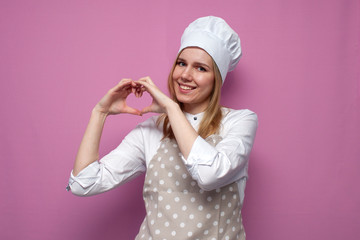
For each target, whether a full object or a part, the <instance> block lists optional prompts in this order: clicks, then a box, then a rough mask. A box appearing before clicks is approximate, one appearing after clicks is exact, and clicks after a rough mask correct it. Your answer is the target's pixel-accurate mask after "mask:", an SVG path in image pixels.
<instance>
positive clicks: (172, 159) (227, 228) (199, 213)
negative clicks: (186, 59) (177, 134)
mask: <svg viewBox="0 0 360 240" xmlns="http://www.w3.org/2000/svg"><path fill="white" fill-rule="evenodd" d="M206 140H207V142H209V143H210V144H212V145H213V146H215V145H216V144H217V143H218V142H219V141H220V140H221V137H220V136H216V135H213V136H210V137H209V138H207V139H206ZM180 156H181V153H180V150H179V147H178V145H177V144H176V141H175V140H170V139H168V138H166V139H164V140H162V141H161V144H160V147H159V149H158V151H157V153H156V154H155V156H154V157H153V159H152V160H151V161H150V162H149V166H148V169H147V171H146V176H145V182H144V189H143V198H144V202H145V207H146V213H147V214H146V216H145V219H144V221H143V223H142V224H141V227H140V231H139V233H138V235H137V236H136V240H143V239H146V240H162V239H166V240H169V239H181V240H183V239H199V240H203V239H209V240H213V239H214V240H220V239H225V240H234V239H240V240H244V239H245V232H244V228H243V225H242V219H241V207H242V206H241V204H240V197H239V192H238V187H237V184H236V183H232V184H229V185H227V186H224V187H222V188H219V189H216V190H212V191H204V190H202V189H201V188H200V187H199V186H198V185H197V183H196V181H195V180H193V179H192V178H191V176H190V174H189V173H188V171H187V169H186V167H185V165H184V163H183V161H182V159H181V157H180Z"/></svg>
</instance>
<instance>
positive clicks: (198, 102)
mask: <svg viewBox="0 0 360 240" xmlns="http://www.w3.org/2000/svg"><path fill="white" fill-rule="evenodd" d="M240 56H241V48H240V39H239V37H238V35H237V34H236V33H235V32H234V31H233V30H232V29H231V28H230V27H229V26H228V25H227V24H226V22H225V21H224V20H223V19H221V18H217V17H203V18H199V19H197V20H196V21H194V22H193V23H191V24H190V25H189V26H188V27H187V29H186V30H185V32H184V34H183V36H182V39H181V47H180V51H179V54H178V57H177V59H176V61H175V63H174V65H173V67H172V70H171V72H170V75H169V79H168V87H169V91H170V95H171V98H169V97H168V96H166V95H165V94H164V93H162V92H161V91H160V90H159V89H158V88H157V87H156V86H155V84H154V83H153V82H152V80H151V79H150V78H149V77H146V78H142V79H140V80H138V81H133V80H131V79H123V80H121V81H120V83H119V84H118V85H117V86H115V87H114V88H112V89H111V90H110V91H109V92H108V93H107V94H106V95H105V96H104V97H103V98H102V99H101V100H100V102H99V103H98V104H97V105H96V106H95V108H94V109H93V111H92V115H91V118H90V121H89V124H88V127H87V129H86V132H85V135H84V138H83V140H82V142H81V144H80V148H79V151H78V154H77V157H76V160H75V165H74V169H73V171H72V173H71V177H70V181H69V189H71V191H72V192H73V193H74V194H76V195H82V196H83V195H93V194H97V193H101V192H104V191H107V190H110V189H112V188H114V187H115V186H118V185H120V184H123V183H125V182H127V181H129V180H130V179H132V178H134V177H136V176H138V175H139V174H141V173H143V172H145V171H146V176H145V182H144V191H143V195H144V201H145V205H146V212H147V214H146V216H145V219H144V221H143V223H142V225H141V227H140V231H139V234H138V235H137V237H136V239H245V232H244V229H243V225H242V219H241V207H242V204H243V199H244V189H245V183H246V179H247V167H248V156H249V154H250V151H251V148H252V145H253V141H254V137H255V132H256V128H257V116H256V114H255V113H253V112H251V111H249V110H233V109H229V108H225V107H221V106H220V105H219V101H220V89H221V86H222V84H223V82H224V80H225V77H226V74H227V72H228V71H231V70H232V69H234V68H235V66H236V65H237V63H238V61H239V59H240ZM144 91H146V92H148V93H149V94H150V95H151V96H152V98H153V101H152V104H151V105H150V106H148V107H146V108H144V109H143V110H141V111H140V110H137V109H134V108H132V107H130V106H128V105H127V104H126V98H127V96H128V95H129V94H131V93H134V94H135V95H136V96H137V97H141V96H142V94H143V92H144ZM148 112H156V113H161V115H160V116H154V117H151V118H149V119H148V120H146V121H145V122H143V123H141V124H139V125H138V126H137V127H136V128H135V129H134V130H132V131H131V132H130V133H129V134H128V135H127V136H126V137H125V139H124V140H123V141H122V143H121V144H120V145H119V146H118V147H117V148H116V149H115V150H113V151H112V152H111V153H109V154H108V155H107V156H105V157H104V158H102V159H101V160H100V161H97V160H98V155H99V153H98V152H99V150H98V149H99V142H100V137H101V133H102V129H103V126H104V122H105V119H106V117H107V116H108V115H113V114H122V113H129V114H136V115H142V114H145V113H148Z"/></svg>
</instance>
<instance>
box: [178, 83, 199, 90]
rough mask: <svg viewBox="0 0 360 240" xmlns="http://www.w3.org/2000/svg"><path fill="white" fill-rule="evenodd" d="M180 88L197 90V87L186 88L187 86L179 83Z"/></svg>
mask: <svg viewBox="0 0 360 240" xmlns="http://www.w3.org/2000/svg"><path fill="white" fill-rule="evenodd" d="M179 87H180V88H181V89H183V90H193V89H195V88H196V87H189V86H185V85H182V84H180V83H179Z"/></svg>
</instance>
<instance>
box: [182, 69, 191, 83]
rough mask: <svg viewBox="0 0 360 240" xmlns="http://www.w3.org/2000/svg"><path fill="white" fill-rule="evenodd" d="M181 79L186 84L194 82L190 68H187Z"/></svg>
mask: <svg viewBox="0 0 360 240" xmlns="http://www.w3.org/2000/svg"><path fill="white" fill-rule="evenodd" d="M181 79H182V80H183V81H184V82H190V81H192V74H191V69H190V67H186V68H184V69H183V72H182V73H181Z"/></svg>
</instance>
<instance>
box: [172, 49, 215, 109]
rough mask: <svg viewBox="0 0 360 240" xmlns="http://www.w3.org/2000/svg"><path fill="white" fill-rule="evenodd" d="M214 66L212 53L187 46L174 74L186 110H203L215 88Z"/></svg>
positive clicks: (179, 58)
mask: <svg viewBox="0 0 360 240" xmlns="http://www.w3.org/2000/svg"><path fill="white" fill-rule="evenodd" d="M214 77H215V74H214V66H213V60H212V58H211V57H210V55H209V54H208V53H207V52H205V51H204V50H202V49H200V48H195V47H191V48H185V49H184V50H183V51H182V52H181V53H180V55H179V57H178V59H177V62H176V66H175V68H174V72H173V75H172V79H173V84H174V91H175V95H176V98H177V100H178V101H179V102H181V103H183V106H184V110H185V111H186V112H189V113H192V114H197V113H200V112H203V111H204V110H205V109H206V108H207V106H208V105H209V101H210V94H211V92H212V90H213V88H214V82H215V80H214Z"/></svg>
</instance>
